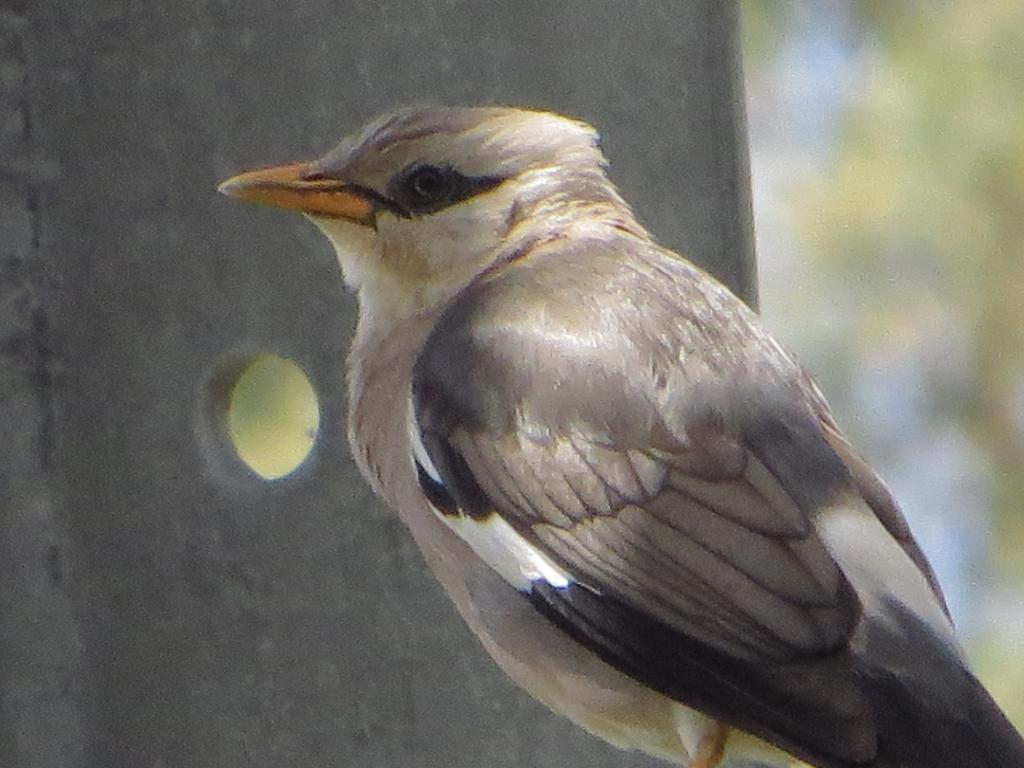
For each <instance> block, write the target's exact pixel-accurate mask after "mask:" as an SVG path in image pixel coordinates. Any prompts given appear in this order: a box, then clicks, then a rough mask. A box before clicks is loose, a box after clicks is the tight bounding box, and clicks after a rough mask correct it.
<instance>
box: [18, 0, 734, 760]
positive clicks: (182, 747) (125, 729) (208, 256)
mask: <svg viewBox="0 0 1024 768" xmlns="http://www.w3.org/2000/svg"><path fill="white" fill-rule="evenodd" d="M735 13H736V11H735V7H734V5H733V4H732V3H724V2H717V1H716V0H707V1H706V2H690V3H678V2H675V1H674V0H673V1H671V2H670V1H669V0H662V1H661V2H654V1H653V0H648V1H646V2H636V3H632V4H630V5H629V6H628V8H627V7H626V6H624V5H623V4H621V3H619V2H616V1H615V0H603V1H601V2H598V1H597V0H576V1H575V2H565V3H558V4H556V3H543V2H539V1H538V2H534V1H531V2H521V3H508V2H500V1H498V0H494V2H480V3H473V4H470V3H454V2H437V1H436V0H418V1H416V0H409V1H408V2H402V3H397V2H387V0H384V1H383V2H377V3H338V2H335V1H334V0H305V1H304V2H301V3H276V2H270V1H269V0H256V1H254V2H247V3H238V2H233V1H229V0H181V2H175V3H168V2H163V0H159V1H158V0H134V1H133V2H128V0H102V1H101V0H95V1H94V2H73V3H69V2H65V1H64V0H38V1H37V2H35V3H23V2H18V3H12V2H9V1H8V2H6V3H3V4H0V435H2V439H0V473H2V475H0V686H2V688H0V765H3V766H7V765H10V766H19V767H21V768H37V767H38V768H43V767H44V766H45V767H46V768H52V767H53V766H75V767H76V768H77V767H79V766H81V767H82V768H118V767H119V766H125V767H126V768H127V767H128V766H131V768H138V767H139V766H167V767H171V766H174V767H177V766H218V767H224V768H230V767H231V766H250V767H251V766H256V767H257V768H259V767H261V766H265V767H266V768H271V767H273V768H287V767H288V766H304V767H307V766H330V765H339V766H343V765H344V766H347V765H359V766H390V765H395V766H406V765H409V766H412V765H415V766H453V767H455V768H458V767H459V766H466V767H467V768H468V767H469V766H488V767H489V768H501V766H535V767H536V768H544V767H546V766H547V767H550V768H555V767H556V766H557V768H563V766H566V765H587V766H603V765H606V766H613V765H614V766H623V765H634V766H641V765H653V762H651V761H648V760H646V759H645V758H642V757H640V756H623V755H621V754H620V753H618V752H616V751H614V750H612V749H611V748H608V747H605V746H604V745H602V744H601V743H599V742H598V741H596V740H595V739H592V738H590V737H588V736H586V735H585V734H582V733H580V732H579V731H577V730H576V729H575V728H573V727H572V726H570V725H569V724H567V723H565V722H563V721H561V720H559V719H557V718H555V717H552V716H551V715H549V714H548V713H547V712H546V711H545V710H544V709H543V708H542V707H541V706H539V705H537V704H535V703H533V702H531V701H529V700H528V699H527V698H526V697H525V696H524V695H522V694H521V693H519V692H518V691H517V690H515V689H514V688H513V687H512V686H511V684H509V683H508V682H506V681H505V680H504V678H503V677H502V676H501V674H500V673H499V672H497V671H496V670H495V669H494V668H493V667H492V665H491V663H490V662H489V660H487V659H486V658H485V657H484V654H483V653H482V651H481V650H480V649H479V647H478V646H477V644H476V643H475V641H474V640H473V639H472V638H471V637H470V636H469V634H468V632H467V631H466V630H465V629H463V628H462V626H461V625H460V624H459V622H458V621H457V619H456V618H455V615H454V613H453V611H452V610H451V609H450V608H449V606H448V604H447V602H446V601H445V599H444V598H443V596H442V595H441V594H440V591H439V589H438V588H437V587H436V586H435V585H434V584H433V583H432V582H431V581H430V579H429V578H428V577H427V576H426V574H425V573H424V567H423V565H422V563H421V561H420V558H419V555H418V554H417V553H416V552H415V551H414V549H413V548H412V546H411V544H410V541H409V539H408V537H407V536H406V534H405V532H404V531H403V530H402V528H401V527H400V525H399V523H398V522H397V520H396V519H395V518H394V517H393V516H392V515H390V514H389V513H387V512H386V511H385V510H383V509H382V508H381V507H380V506H379V505H378V504H377V503H376V502H375V501H374V500H373V499H372V498H371V497H370V495H369V494H368V492H367V491H366V490H365V488H364V487H363V484H362V482H361V481H360V480H359V478H358V477H357V476H356V473H355V471H354V469H353V467H352V464H351V462H350V460H349V457H348V452H347V446H346V445H345V440H344V423H343V413H344V404H343V387H344V382H343V376H342V361H343V359H344V356H345V350H346V345H347V339H348V336H349V334H350V332H351V327H352V322H353V320H352V318H353V306H352V302H351V300H350V299H348V298H346V297H344V296H343V295H342V291H341V286H340V283H339V278H338V272H337V267H336V265H335V264H334V262H333V256H332V255H331V253H330V252H329V249H328V247H327V246H326V244H325V243H324V242H323V241H322V240H321V239H320V238H319V236H318V235H316V234H315V233H314V232H313V230H312V228H311V227H309V226H306V225H304V224H303V223H302V222H301V221H299V220H297V219H295V218H294V217H287V216H285V215H283V214H277V213H274V212H271V211H266V210H256V209H248V208H245V207H242V206H238V205H233V204H231V203H229V202H228V201H227V200H224V199H222V198H219V197H218V196H217V195H216V193H215V186H216V182H217V181H218V180H219V179H221V178H223V177H225V176H227V175H228V174H230V173H232V172H234V171H236V170H238V169H240V168H242V167H246V166H252V165H258V164H262V163H266V162H273V161H284V160H288V159H295V158H306V157H311V156H315V155H317V154H319V153H320V152H322V151H323V150H325V149H327V148H328V147H329V146H331V145H332V144H333V142H334V141H335V140H336V139H337V138H338V137H339V136H340V135H341V134H342V133H343V132H345V131H347V130H349V129H351V128H353V127H355V126H357V125H358V124H359V123H360V122H362V121H363V120H364V119H365V118H367V117H369V116H372V115H373V114H375V113H377V112H378V111H380V110H382V109H384V108H389V107H393V106H395V105H398V104H402V103H407V102H426V101H431V102H447V103H457V102H463V103H464V102H483V101H495V102H504V103H517V104H529V105H538V106H546V107H552V108H556V109H559V110H561V111H565V112H568V113H572V114H575V115H579V116H582V117H584V118H587V119H589V120H591V121H593V122H594V123H595V124H597V125H598V126H600V127H601V128H602V129H603V131H604V135H605V146H606V149H607V151H608V154H609V155H610V157H611V159H612V163H613V172H614V176H615V177H616V179H617V180H618V181H619V182H620V183H621V185H622V187H623V188H624V191H625V194H626V196H627V198H628V199H630V200H632V201H634V202H635V204H636V206H637V209H638V211H639V212H640V215H641V218H642V219H643V220H645V221H646V222H647V223H648V224H650V225H651V227H652V228H653V229H654V231H656V232H658V233H659V234H660V235H661V236H662V237H663V239H664V241H665V242H666V243H668V244H669V245H672V246H675V247H679V248H682V249H683V250H685V251H686V252H688V253H690V254H692V255H693V256H694V257H695V258H697V259H699V260H702V261H704V262H705V263H709V264H713V265H718V267H719V268H720V269H721V271H722V273H723V274H725V275H727V276H730V277H731V279H733V280H734V282H738V284H739V285H741V286H742V287H745V288H746V289H747V290H750V289H751V286H752V285H753V279H754V278H753V272H752V264H753V260H752V250H751V249H752V240H751V231H750V209H749V206H750V203H749V193H748V188H747V187H748V183H747V171H746V168H747V166H746V147H745V140H744V137H743V130H742V125H743V122H742V108H741V106H740V105H741V97H742V94H741V93H740V91H739V87H740V86H739V82H740V81H739V74H738V68H737V66H736V61H735V57H736V50H737V48H736V44H737V41H736V30H735V22H736V19H735ZM254 351H272V352H277V353H279V354H282V355H284V356H286V357H289V358H291V359H293V360H295V361H296V362H297V363H298V364H299V365H300V366H302V367H303V369H304V370H305V371H306V372H307V374H308V375H309V377H310V379H311V381H312V383H313V385H314V387H315V388H316V389H317V392H318V394H319V396H320V400H321V412H322V416H323V422H322V428H321V434H320V437H319V440H318V444H317V446H316V448H315V450H314V452H313V454H312V456H311V457H310V459H309V460H307V462H306V463H305V464H304V465H303V466H302V468H301V469H300V470H299V471H298V472H297V473H296V474H294V475H293V476H290V477H288V478H286V479H284V480H282V481H279V482H274V483H268V482H265V481H262V480H259V479H257V478H255V477H253V476H252V475H251V474H249V473H248V472H247V471H246V470H245V469H244V468H243V467H242V466H241V464H240V463H239V461H238V460H237V459H236V458H235V457H234V456H233V455H232V453H231V452H230V450H229V449H228V448H227V446H226V444H225V441H224V438H223V434H222V432H221V431H220V424H219V421H218V416H217V402H218V401H217V387H216V382H217V381H218V380H219V377H220V376H221V375H222V374H223V372H224V371H225V370H226V369H228V368H230V367H231V366H232V365H234V364H236V363H237V362H238V361H239V360H240V359H243V358H244V357H245V356H246V355H247V354H249V353H251V352H254Z"/></svg>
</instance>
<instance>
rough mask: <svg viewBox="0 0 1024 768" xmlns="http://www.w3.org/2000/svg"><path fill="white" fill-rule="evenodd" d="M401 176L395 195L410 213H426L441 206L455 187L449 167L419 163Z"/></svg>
mask: <svg viewBox="0 0 1024 768" xmlns="http://www.w3.org/2000/svg"><path fill="white" fill-rule="evenodd" d="M403 176H404V178H403V179H402V180H401V183H400V184H399V186H398V189H397V190H396V192H397V194H396V197H397V198H398V202H399V203H400V204H401V205H403V206H404V207H405V208H406V209H407V210H408V211H409V212H410V213H428V212H430V211H434V210H437V209H438V208H441V207H443V206H444V205H445V204H446V203H447V202H448V201H449V198H450V197H451V195H452V192H453V189H454V187H455V173H454V172H453V171H452V170H451V169H450V168H438V167H437V166H435V165H420V166H417V167H414V168H410V169H409V170H408V171H406V172H405V174H403Z"/></svg>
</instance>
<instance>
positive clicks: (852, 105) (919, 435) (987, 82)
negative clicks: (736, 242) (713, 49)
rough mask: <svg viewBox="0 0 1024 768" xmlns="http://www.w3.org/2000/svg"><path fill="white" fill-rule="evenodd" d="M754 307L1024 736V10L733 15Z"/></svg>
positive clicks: (991, 0)
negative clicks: (859, 461)
mask: <svg viewBox="0 0 1024 768" xmlns="http://www.w3.org/2000/svg"><path fill="white" fill-rule="evenodd" d="M743 10H744V24H745V27H744V36H745V39H744V48H745V57H746V58H745V68H746V78H747V97H748V110H749V118H750V125H751V153H752V171H753V182H754V195H755V217H756V221H757V227H758V250H759V254H758V256H759V268H760V270H761V289H762V310H763V314H764V315H765V318H766V321H767V323H768V325H769V326H770V327H771V328H772V329H773V330H774V331H775V332H776V334H777V335H778V336H779V337H780V338H781V339H782V340H783V342H784V343H785V344H786V345H787V346H788V347H789V348H790V349H793V350H795V351H796V352H797V354H798V355H799V357H800V358H801V360H802V362H803V363H804V364H805V365H807V367H808V368H810V370H812V371H813V372H814V373H815V375H816V377H817V378H818V380H819V382H820V383H821V385H822V387H823V389H824V391H825V392H826V394H827V395H828V397H829V399H830V401H831V402H832V404H833V406H834V407H835V410H836V412H837V416H838V418H839V420H840V423H841V424H843V426H844V427H845V428H846V429H847V431H848V432H849V433H850V435H851V437H852V439H853V440H854V441H855V443H856V444H857V445H858V446H859V447H860V448H861V449H862V451H863V452H864V453H865V455H866V456H867V457H868V458H869V459H870V460H871V462H872V463H873V464H874V466H875V467H876V468H877V469H878V470H879V471H880V473H881V474H882V476H883V477H884V478H885V479H886V480H887V481H888V482H889V484H890V485H891V487H892V488H893V490H894V492H895V493H896V496H897V498H898V499H899V500H900V502H901V504H902V505H903V508H904V510H905V512H906V513H907V516H908V518H910V521H911V525H912V527H913V529H914V531H915V533H916V534H917V536H918V538H919V539H920V540H921V543H922V545H923V546H924V548H925V549H926V551H927V552H928V554H929V556H930V557H931V558H932V560H933V562H934V563H935V565H936V568H937V570H938V572H939V576H940V579H941V581H942V583H943V585H944V586H945V588H946V591H947V594H948V597H949V600H950V605H951V609H952V611H953V613H954V615H955V618H956V620H957V623H958V625H959V627H960V630H961V634H962V636H963V637H964V639H965V642H966V644H967V646H968V651H969V653H970V655H971V656H972V658H973V659H974V661H975V665H976V667H977V669H978V671H979V673H980V674H981V676H982V677H983V678H984V679H985V682H986V683H987V685H988V686H989V688H990V689H991V690H992V691H993V693H994V694H995V695H996V697H997V698H998V699H999V700H1000V701H1001V703H1002V704H1003V705H1004V706H1005V707H1006V709H1007V710H1008V711H1009V713H1010V714H1011V717H1012V718H1013V719H1014V720H1015V722H1016V723H1017V724H1018V725H1019V726H1024V514H1022V512H1021V507H1022V503H1024V3H1021V2H1019V0H981V1H979V0H941V1H940V2H906V1H902V2H895V1H894V2H890V1H888V0H876V1H874V2H871V1H869V0H863V1H862V2H842V3H839V2H819V3H812V2H791V3H786V4H780V3H761V2H755V1H754V0H748V1H747V2H745V3H744V6H743Z"/></svg>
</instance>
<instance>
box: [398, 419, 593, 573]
mask: <svg viewBox="0 0 1024 768" xmlns="http://www.w3.org/2000/svg"><path fill="white" fill-rule="evenodd" d="M408 428H409V442H410V444H411V445H412V453H413V458H414V460H415V461H416V462H417V463H418V464H419V465H420V466H421V467H423V470H424V471H425V472H426V473H427V475H429V476H430V479H431V480H433V481H434V482H435V483H437V484H438V485H440V486H442V487H443V486H444V482H443V481H442V479H441V473H440V472H438V471H437V467H436V466H434V462H433V461H431V460H430V455H429V454H428V453H427V449H426V446H424V445H423V438H422V437H421V436H420V431H419V429H418V428H417V427H416V418H415V414H414V413H413V409H412V401H411V400H410V402H409V421H408ZM427 504H428V506H430V509H431V510H432V511H433V512H434V514H435V515H437V518H438V519H439V520H441V522H443V523H444V524H445V525H447V526H448V527H449V528H450V529H451V530H452V531H454V532H455V534H456V535H457V536H458V537H459V538H460V539H462V540H463V541H464V542H466V543H467V544H468V545H469V546H470V548H471V549H472V550H473V551H474V552H475V553H476V554H477V556H478V557H479V558H480V559H481V560H483V561H484V562H485V563H487V565H489V566H490V567H491V568H492V569H493V570H494V571H496V572H497V573H498V574H499V575H500V576H501V577H502V578H503V579H505V581H507V582H508V583H509V584H511V585H512V586H513V587H515V588H516V589H518V590H520V591H529V590H530V588H531V587H532V585H533V582H535V581H546V582H547V583H548V584H550V585H551V586H552V587H556V588H564V587H567V586H569V585H570V584H571V583H572V581H573V580H572V578H571V577H570V576H569V574H567V573H566V572H565V571H564V570H562V569H561V568H559V567H558V566H557V565H555V563H553V562H552V561H551V559H550V558H548V557H547V556H545V555H544V554H543V553H542V552H540V551H539V550H538V549H537V548H536V547H534V546H533V545H532V544H530V542H528V541H527V540H526V539H525V538H523V537H522V536H521V535H520V534H519V532H518V531H516V529H515V528H513V527H512V526H511V525H509V524H508V522H506V521H505V519H504V518H503V517H502V516H501V515H500V514H498V513H497V512H495V513H493V514H491V515H490V516H488V517H486V518H483V519H475V518H472V517H467V516H466V515H463V514H458V515H446V514H444V513H443V512H442V511H441V510H439V509H438V508H437V507H435V506H434V505H433V504H430V502H429V501H428V502H427Z"/></svg>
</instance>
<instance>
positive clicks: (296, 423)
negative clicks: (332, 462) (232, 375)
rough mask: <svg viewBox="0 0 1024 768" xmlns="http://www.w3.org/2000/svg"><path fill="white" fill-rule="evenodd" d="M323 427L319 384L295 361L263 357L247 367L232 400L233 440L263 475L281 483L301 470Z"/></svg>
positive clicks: (230, 434)
mask: <svg viewBox="0 0 1024 768" xmlns="http://www.w3.org/2000/svg"><path fill="white" fill-rule="evenodd" d="M319 424H320V405H319V402H318V401H317V397H316V393H315V392H314V391H313V385H312V384H310V383H309V379H308V378H307V377H306V374H305V373H304V372H303V371H302V369H301V368H300V367H299V366H298V365H296V364H295V363H294V362H292V361H291V360H288V359H286V358H283V357H280V356H278V355H273V354H266V353H263V354H257V355H253V356H252V357H250V358H249V359H248V360H247V361H246V362H245V363H244V364H243V365H242V366H241V369H240V372H239V374H238V377H237V379H235V382H234V385H233V386H232V387H231V389H230V392H229V394H228V398H227V430H228V437H229V438H230V440H231V444H232V445H233V446H234V448H235V450H236V451H237V452H238V456H239V458H241V459H242V461H244V462H245V463H246V465H248V466H249V468H250V469H252V471H253V472H255V473H256V474H257V475H259V476H260V477H262V478H265V479H267V480H276V479H277V478H280V477H284V476H285V475H287V474H289V473H290V472H294V471H295V470H296V469H298V467H299V465H300V464H302V462H303V461H304V460H305V458H306V457H307V456H308V455H309V452H310V451H311V450H312V449H313V445H314V444H315V442H316V435H317V428H318V427H319Z"/></svg>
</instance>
